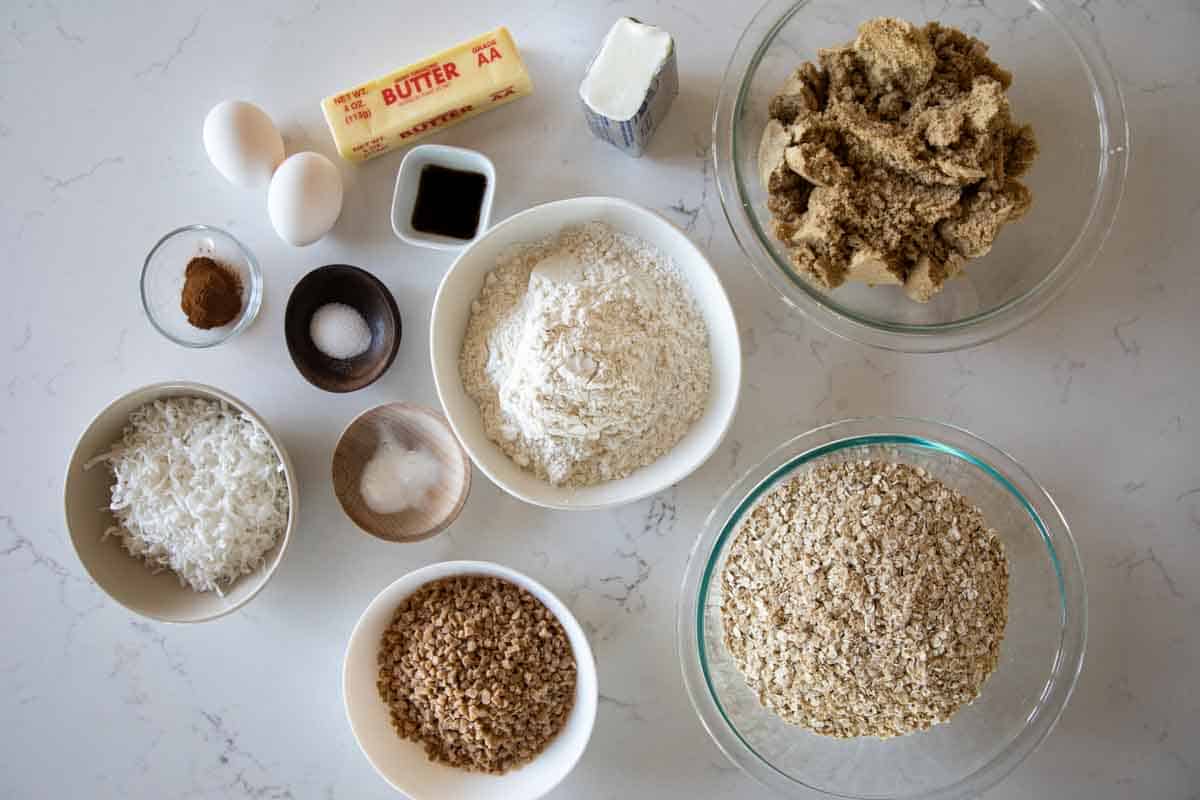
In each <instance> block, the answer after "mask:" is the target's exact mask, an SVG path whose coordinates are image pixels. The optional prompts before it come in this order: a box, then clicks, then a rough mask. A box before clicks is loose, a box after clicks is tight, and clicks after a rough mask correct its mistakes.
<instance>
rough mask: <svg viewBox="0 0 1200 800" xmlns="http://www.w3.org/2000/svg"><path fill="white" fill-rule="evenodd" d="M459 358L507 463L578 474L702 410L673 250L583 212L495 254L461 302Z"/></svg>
mask: <svg viewBox="0 0 1200 800" xmlns="http://www.w3.org/2000/svg"><path fill="white" fill-rule="evenodd" d="M459 370H460V373H461V375H462V379H463V384H464V386H465V388H466V390H467V393H468V394H469V395H470V396H471V398H472V399H474V400H475V402H476V403H477V404H478V405H479V409H480V413H481V415H482V418H483V424H484V429H485V430H486V432H487V435H488V437H489V438H490V439H491V440H492V441H494V442H496V444H497V445H499V446H500V448H501V449H502V450H503V451H504V452H505V453H506V454H507V455H508V456H509V457H510V458H511V459H513V461H515V462H516V463H517V464H518V465H519V466H521V467H523V468H525V469H527V470H529V471H531V472H533V473H534V474H536V475H537V476H538V477H540V478H542V479H544V480H548V481H550V482H551V483H553V484H555V485H565V486H587V485H591V484H595V483H600V482H602V481H608V480H615V479H618V478H623V477H625V476H626V475H629V474H630V473H631V472H633V471H634V470H636V469H638V468H639V467H643V466H645V465H647V464H650V463H652V462H654V461H655V460H656V459H658V458H659V457H660V456H662V455H663V454H664V453H666V452H667V451H668V450H670V449H671V448H672V447H674V446H675V444H677V443H678V442H679V440H680V439H682V438H683V436H684V435H685V434H686V433H687V431H688V429H689V428H690V427H691V426H692V423H694V422H695V421H696V420H697V419H698V418H699V417H700V415H701V414H702V413H703V412H704V408H705V405H706V404H707V402H708V393H709V383H710V379H711V370H712V364H711V355H710V353H709V347H708V332H707V328H706V327H705V324H704V319H703V317H702V316H701V315H700V312H699V310H698V309H697V308H696V304H695V301H694V300H693V299H692V297H691V295H690V294H689V292H688V290H687V288H686V284H685V282H684V279H683V278H682V276H680V274H679V272H678V270H677V268H676V267H675V265H674V263H673V262H672V261H671V260H670V258H668V257H667V256H665V255H664V254H662V253H661V252H659V251H658V250H657V249H656V248H654V247H653V246H651V245H649V244H647V243H646V242H644V241H642V240H640V239H637V238H636V237H633V236H629V235H625V234H621V233H618V232H616V231H614V230H613V229H612V228H611V227H609V226H608V225H606V224H604V223H600V222H591V223H588V224H586V225H582V226H578V227H572V228H566V229H564V230H563V231H561V232H560V233H559V235H558V236H555V237H549V238H547V239H543V240H541V241H538V242H533V243H529V244H522V245H517V246H516V247H514V248H511V249H510V250H509V251H507V252H506V253H505V254H504V255H503V256H502V257H501V258H500V260H499V262H498V264H497V267H496V269H495V270H494V271H493V272H492V273H490V274H489V275H488V276H487V278H486V279H485V281H484V286H483V290H482V292H481V293H480V295H479V297H478V299H476V300H475V302H474V303H473V304H472V306H471V320H470V322H469V324H468V326H467V333H466V337H465V339H464V342H463V350H462V354H461V357H460V362H459Z"/></svg>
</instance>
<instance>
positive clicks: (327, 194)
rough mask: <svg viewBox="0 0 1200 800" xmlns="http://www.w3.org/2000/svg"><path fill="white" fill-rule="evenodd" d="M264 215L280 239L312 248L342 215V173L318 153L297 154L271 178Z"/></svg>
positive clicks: (283, 164)
mask: <svg viewBox="0 0 1200 800" xmlns="http://www.w3.org/2000/svg"><path fill="white" fill-rule="evenodd" d="M267 213H268V214H270V215H271V224H272V225H274V226H275V232H276V233H278V234H279V238H280V239H283V240H284V241H285V242H287V243H288V244H292V245H296V246H297V247H303V246H304V245H308V244H312V243H313V242H315V241H316V240H317V239H320V238H321V237H322V236H324V235H325V234H327V233H329V229H330V228H332V227H333V223H335V222H337V218H338V214H340V213H342V175H341V173H340V172H338V169H337V167H335V166H334V165H333V162H332V161H330V160H329V159H328V158H326V157H325V156H323V155H321V154H320V153H296V155H294V156H292V157H291V158H289V159H288V160H286V161H284V162H283V163H282V164H280V165H279V168H278V169H277V170H275V176H274V177H272V178H271V186H270V188H269V189H268V190H267Z"/></svg>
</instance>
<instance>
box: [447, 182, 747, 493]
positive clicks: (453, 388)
mask: <svg viewBox="0 0 1200 800" xmlns="http://www.w3.org/2000/svg"><path fill="white" fill-rule="evenodd" d="M592 221H601V222H606V223H608V224H609V225H611V226H612V227H613V228H615V229H616V230H618V231H620V232H622V233H627V234H632V235H633V236H637V237H639V238H641V239H643V240H645V241H647V242H649V243H650V244H652V245H654V246H655V247H657V248H658V249H659V250H661V251H662V252H663V253H665V254H666V255H668V256H670V257H671V258H672V259H673V260H674V262H675V264H676V265H677V266H678V268H679V270H680V272H681V273H682V274H683V276H684V278H686V280H687V282H688V286H689V288H690V289H691V291H692V294H693V296H694V297H695V298H696V303H697V305H698V306H699V309H700V312H701V314H702V315H703V316H704V321H705V323H706V324H707V326H708V339H709V347H710V348H711V350H712V387H711V390H710V394H709V399H708V407H707V408H706V409H705V411H704V414H703V415H702V416H701V417H700V419H698V420H697V421H696V423H695V424H694V425H693V426H692V428H691V430H689V431H688V433H687V435H686V436H684V438H683V439H682V440H680V442H679V443H678V444H677V445H675V447H674V448H672V449H671V451H670V452H668V453H666V454H665V455H663V456H662V457H661V458H660V459H658V460H657V461H655V462H654V463H653V464H650V465H648V466H645V467H643V468H641V469H639V470H637V471H636V472H634V473H633V474H631V475H629V476H628V477H626V478H622V479H621V480H616V481H608V482H607V483H601V484H597V485H595V486H585V487H581V488H568V487H560V486H553V485H552V484H550V483H549V482H547V481H544V480H541V479H540V478H538V477H536V476H535V475H533V474H532V473H530V472H526V471H525V470H523V469H521V468H520V467H518V466H517V465H516V464H515V463H514V462H513V461H512V460H511V459H510V458H509V457H508V456H506V455H505V454H504V452H503V451H502V450H501V449H500V448H499V447H497V446H496V444H495V443H493V442H492V441H491V440H490V439H488V437H487V435H486V434H485V433H484V429H483V422H482V420H481V419H480V416H479V408H478V406H476V405H475V402H474V401H473V400H472V399H471V398H470V396H468V395H467V392H466V390H465V389H464V388H463V384H462V379H461V378H460V376H459V372H458V356H459V353H460V352H461V350H462V342H463V336H464V334H465V333H466V328H467V320H468V319H469V317H470V313H471V302H472V301H473V300H474V299H475V298H476V297H478V295H479V291H480V289H481V288H482V286H483V279H484V277H485V276H486V275H487V274H488V273H489V272H491V271H492V270H493V269H494V268H495V266H496V259H497V257H498V256H499V255H500V253H501V252H502V251H503V250H504V249H505V248H507V247H509V246H511V245H513V244H517V243H521V242H530V241H535V240H537V239H541V238H543V237H546V236H550V235H553V234H555V233H557V232H558V231H560V230H561V229H562V228H564V227H566V226H569V225H580V224H583V223H586V222H592ZM429 340H430V357H431V361H432V364H433V378H434V382H435V383H436V385H437V392H438V398H439V399H440V400H441V401H442V408H443V410H444V411H445V413H446V419H447V420H449V421H450V425H451V427H453V428H454V433H455V434H456V435H457V436H458V438H459V440H460V441H461V442H462V443H463V446H464V447H465V448H466V450H467V453H468V454H469V455H470V456H471V460H472V461H474V462H475V465H476V466H478V467H479V469H481V470H483V473H484V474H485V475H487V476H488V477H489V478H490V479H491V480H492V482H493V483H495V484H496V485H497V486H499V487H500V488H501V489H503V490H504V491H506V492H508V493H509V494H511V495H512V496H514V497H516V498H519V499H521V500H524V501H525V502H527V503H533V504H534V505H539V506H544V507H546V508H557V509H563V510H586V509H596V508H606V507H611V506H618V505H623V504H625V503H631V502H633V501H635V500H640V499H641V498H643V497H648V496H650V495H652V494H655V493H657V492H660V491H662V490H663V489H666V488H668V487H670V486H672V485H673V484H676V483H678V482H679V481H681V480H683V479H684V478H686V477H687V476H688V475H690V474H691V473H692V472H693V471H695V470H696V469H697V468H699V467H700V465H701V464H703V463H704V462H705V461H706V460H708V457H709V456H710V455H712V453H713V452H714V451H715V450H716V449H717V446H718V445H719V444H720V443H721V440H722V439H723V438H724V436H725V432H726V431H727V430H729V425H730V424H731V423H732V422H733V415H734V412H735V411H736V410H737V403H738V392H739V390H740V387H741V381H742V349H741V344H740V341H739V338H738V327H737V321H736V320H735V319H734V315H733V307H732V306H731V305H730V304H729V297H728V296H727V295H726V294H725V289H724V287H722V286H721V281H720V279H719V278H718V277H717V273H716V271H715V270H713V268H712V265H711V264H709V262H708V259H707V258H706V257H705V256H704V253H702V252H701V251H700V248H698V247H696V245H694V244H693V243H692V241H691V240H690V239H688V237H687V235H686V234H684V233H683V231H681V230H680V229H679V228H677V227H675V226H674V225H672V224H671V223H670V222H668V221H667V220H665V219H663V218H662V217H660V216H659V215H658V214H655V213H654V212H653V211H650V210H648V209H645V208H642V207H641V206H638V205H635V204H634V203H630V202H629V201H627V200H621V199H618V198H615V197H576V198H572V199H569V200H558V201H555V202H553V203H546V204H544V205H540V206H534V207H533V208H530V209H527V210H526V211H522V212H521V213H519V214H516V215H514V216H512V217H509V218H508V219H506V220H504V221H503V222H501V223H500V224H498V225H496V226H495V227H493V228H492V229H491V230H489V231H488V232H487V233H486V234H484V235H483V236H482V237H481V238H480V239H478V240H477V241H476V242H475V243H474V244H472V245H471V246H470V247H469V248H467V249H466V250H464V251H463V253H462V254H461V255H460V256H459V257H458V259H457V260H456V261H455V262H454V263H453V264H452V265H451V266H450V270H449V271H448V272H447V273H446V276H445V277H444V278H443V279H442V285H441V286H440V287H438V292H437V297H436V298H435V299H434V301H433V314H432V319H431V322H430V335H429Z"/></svg>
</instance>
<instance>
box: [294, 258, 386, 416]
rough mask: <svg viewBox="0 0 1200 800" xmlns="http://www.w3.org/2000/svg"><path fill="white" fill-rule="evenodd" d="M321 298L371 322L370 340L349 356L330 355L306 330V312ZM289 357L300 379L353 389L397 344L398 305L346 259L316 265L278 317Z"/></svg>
mask: <svg viewBox="0 0 1200 800" xmlns="http://www.w3.org/2000/svg"><path fill="white" fill-rule="evenodd" d="M326 303H345V304H346V305H348V306H350V307H351V308H354V309H355V310H357V311H358V313H360V314H362V315H363V319H365V320H366V321H367V325H368V326H369V327H370V328H371V346H370V347H368V348H367V350H366V352H365V353H362V354H360V355H357V356H355V357H354V358H345V359H341V358H330V357H329V356H327V355H325V354H324V353H322V352H321V351H320V350H318V349H317V346H316V345H315V344H313V341H312V339H311V338H310V337H309V335H308V329H309V325H310V323H311V322H312V316H313V314H315V313H316V311H317V309H318V308H320V307H321V306H323V305H325V304H326ZM283 332H284V336H285V338H286V339H287V348H288V353H290V354H291V356H292V363H294V364H295V365H296V369H298V370H300V374H301V375H303V376H304V379H305V380H307V381H308V382H309V383H311V384H312V385H313V386H316V387H317V388H318V389H324V390H325V391H327V392H353V391H356V390H358V389H361V388H363V387H364V386H369V385H371V384H372V383H374V382H375V381H376V380H378V378H379V376H380V375H382V374H383V373H385V372H387V369H388V367H390V366H391V365H392V361H393V360H395V358H396V352H397V351H398V350H399V349H400V309H399V308H397V307H396V299H395V298H394V297H392V293H391V292H389V291H388V288H387V287H386V286H384V285H383V282H382V281H380V280H379V279H378V278H376V277H375V276H374V275H372V274H371V273H369V272H367V271H366V270H365V269H359V268H358V267H352V266H350V265H348V264H329V265H328V266H324V267H318V268H317V269H314V270H313V271H312V272H310V273H308V274H307V275H305V276H304V277H303V278H301V279H300V282H299V283H297V284H296V286H295V287H294V288H293V289H292V295H291V297H289V298H288V304H287V311H286V312H285V314H284V317H283Z"/></svg>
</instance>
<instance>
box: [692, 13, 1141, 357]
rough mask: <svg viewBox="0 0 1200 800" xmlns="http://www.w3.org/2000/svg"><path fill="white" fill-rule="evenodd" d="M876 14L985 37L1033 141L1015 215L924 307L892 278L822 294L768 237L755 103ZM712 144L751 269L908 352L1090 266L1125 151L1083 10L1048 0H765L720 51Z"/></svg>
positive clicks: (840, 321) (971, 335) (983, 332)
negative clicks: (1026, 200) (725, 59)
mask: <svg viewBox="0 0 1200 800" xmlns="http://www.w3.org/2000/svg"><path fill="white" fill-rule="evenodd" d="M881 15H886V16H894V17H901V18H903V19H907V20H909V21H911V22H914V23H917V24H923V23H925V22H926V21H929V20H937V21H938V22H941V23H944V24H948V25H953V26H955V27H957V28H960V29H962V30H964V31H966V32H967V33H970V34H971V35H973V36H977V37H979V38H980V39H982V40H983V41H984V42H986V43H987V44H988V45H990V47H991V50H990V52H991V55H992V57H993V58H994V59H995V60H996V61H997V62H998V63H999V64H1000V65H1001V66H1002V67H1005V68H1006V69H1008V70H1010V71H1011V72H1012V73H1013V76H1014V79H1013V84H1012V88H1011V90H1010V92H1009V96H1010V98H1011V101H1012V109H1013V115H1014V117H1015V118H1016V119H1017V120H1018V121H1022V122H1029V123H1031V124H1032V125H1033V127H1034V132H1035V133H1036V135H1037V137H1038V142H1039V143H1040V145H1041V155H1040V156H1039V157H1038V159H1037V161H1036V162H1035V163H1034V166H1033V168H1032V170H1031V171H1030V172H1029V173H1028V174H1027V175H1026V176H1025V178H1024V179H1023V180H1025V181H1026V183H1027V185H1028V186H1029V188H1030V189H1031V190H1032V192H1033V198H1034V200H1033V207H1032V208H1031V209H1030V211H1029V213H1028V214H1026V216H1025V217H1024V218H1022V219H1021V220H1019V221H1017V222H1015V223H1013V224H1011V225H1009V226H1007V227H1005V228H1004V229H1003V230H1002V231H1001V232H1000V236H999V238H998V239H997V241H996V243H995V246H994V247H993V248H992V250H991V252H989V253H988V254H987V255H986V256H984V257H983V258H980V259H975V260H973V261H971V262H969V263H968V265H967V268H966V272H965V274H964V275H961V276H960V277H957V278H955V279H953V280H951V281H949V282H948V283H947V284H946V287H945V289H944V290H943V291H942V292H941V293H940V294H938V295H937V296H936V297H935V298H934V299H933V300H932V301H931V302H929V303H926V304H920V303H916V302H913V301H911V300H909V299H908V298H907V297H906V296H905V295H904V293H903V290H902V289H901V288H900V287H896V286H886V287H884V286H877V287H869V286H866V285H863V284H849V283H848V284H844V285H843V286H841V287H839V288H837V289H834V290H832V291H831V290H828V289H824V288H822V287H820V286H818V285H817V284H815V283H813V282H810V281H809V280H807V279H805V278H802V277H800V275H798V274H797V273H796V272H795V271H793V270H792V269H791V268H790V267H789V265H788V259H787V256H786V253H785V252H784V250H783V249H782V247H781V246H780V244H779V243H778V242H777V241H776V240H775V239H774V238H773V237H772V236H771V234H770V230H769V228H768V223H769V222H770V212H768V210H767V206H766V199H767V198H766V192H765V191H764V189H763V188H762V186H761V185H760V182H759V178H758V169H757V160H758V143H759V139H760V138H761V136H762V132H763V128H764V127H765V126H766V122H767V104H768V102H769V101H770V99H771V97H772V96H773V95H775V94H776V93H777V92H778V91H779V89H780V87H781V86H782V85H783V82H784V79H785V78H786V77H787V76H788V75H789V74H790V73H791V72H792V71H793V70H794V69H795V68H796V67H797V66H799V65H800V64H801V63H802V62H804V61H808V60H814V59H815V58H816V56H817V51H818V50H819V49H820V48H823V47H830V46H833V45H837V44H841V43H844V42H847V41H850V40H852V39H854V36H855V30H856V28H857V26H858V25H859V23H861V22H863V21H865V20H866V19H868V18H870V17H875V16H881ZM713 140H714V141H713V158H714V162H715V167H716V175H717V186H718V188H719V190H720V194H721V203H722V206H723V207H724V210H725V216H726V218H727V219H728V220H729V224H730V226H731V227H732V228H733V233H734V236H735V237H736V238H737V240H738V243H739V244H740V245H741V247H742V250H743V251H744V252H745V254H746V257H747V258H748V259H749V261H750V263H751V265H753V267H754V269H755V270H756V271H757V272H758V273H759V275H761V276H762V277H763V279H765V280H766V281H767V283H769V284H770V285H771V286H773V287H774V288H775V289H776V290H777V291H778V292H779V293H780V294H781V295H782V296H783V298H784V300H785V301H786V302H787V303H788V304H789V305H791V306H793V307H795V308H798V309H799V310H800V311H801V312H803V313H804V314H805V315H807V316H808V317H810V318H811V319H813V320H815V321H816V322H817V323H819V324H820V325H821V326H822V327H824V328H826V329H827V330H829V331H831V332H833V333H835V334H838V335H839V336H843V337H845V338H848V339H853V340H855V341H858V342H862V343H864V344H869V345H873V346H876V347H882V348H886V349H891V350H904V351H909V352H938V351H944V350H954V349H958V348H962V347H970V346H973V345H977V344H980V343H982V342H985V341H988V340H991V339H993V338H995V337H997V336H1001V335H1003V334H1005V333H1008V332H1009V331H1011V330H1013V329H1014V328H1016V327H1018V326H1020V325H1022V324H1024V323H1025V322H1027V321H1029V320H1030V319H1031V318H1033V317H1034V316H1035V315H1036V314H1037V313H1038V312H1040V311H1042V310H1043V309H1044V308H1045V307H1046V306H1047V305H1048V304H1049V303H1050V302H1051V301H1052V300H1053V299H1054V298H1055V297H1056V296H1057V295H1058V294H1059V293H1060V292H1062V290H1063V289H1064V288H1066V286H1067V285H1068V284H1069V283H1070V282H1071V280H1072V279H1073V278H1075V277H1076V276H1077V275H1078V274H1079V273H1080V272H1081V271H1083V269H1084V268H1085V267H1087V266H1088V265H1090V264H1091V262H1092V261H1093V260H1094V259H1095V257H1096V254H1097V253H1098V252H1099V250H1100V247H1101V246H1102V245H1103V243H1104V240H1105V238H1106V237H1107V236H1108V232H1109V230H1110V229H1111V227H1112V224H1113V220H1114V218H1115V216H1116V212H1117V206H1118V204H1119V202H1120V198H1121V192H1122V188H1123V185H1124V181H1125V169H1126V163H1127V160H1128V153H1129V131H1128V129H1127V126H1126V120H1125V108H1124V101H1123V100H1122V97H1121V92H1120V89H1119V87H1118V85H1117V81H1116V78H1115V76H1114V74H1113V70H1112V67H1111V66H1110V65H1109V63H1108V61H1107V59H1106V57H1105V55H1104V51H1103V48H1102V47H1101V45H1100V43H1099V42H1098V41H1097V39H1096V37H1095V35H1094V31H1093V26H1092V25H1091V24H1090V22H1089V20H1088V18H1087V16H1086V14H1085V13H1084V12H1082V11H1080V10H1079V9H1078V8H1075V7H1073V6H1070V5H1068V4H1067V3H1064V2H1060V1H1059V0H988V2H987V3H981V2H980V3H953V4H951V3H946V2H928V0H924V1H922V0H880V1H879V2H873V3H870V4H866V5H864V4H855V3H846V2H843V0H805V1H804V2H798V3H797V2H792V0H768V2H767V3H766V4H765V5H764V6H763V7H762V8H761V9H760V10H759V12H758V13H757V14H756V15H755V17H754V19H753V20H752V21H751V22H750V25H749V27H747V28H746V31H745V33H743V34H742V37H741V39H740V40H739V41H738V44H737V48H736V49H735V50H734V53H733V57H732V58H731V59H730V62H729V66H728V68H727V70H726V72H725V77H724V79H723V81H722V84H721V89H720V94H719V96H718V99H717V108H716V114H715V117H714V119H713Z"/></svg>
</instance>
